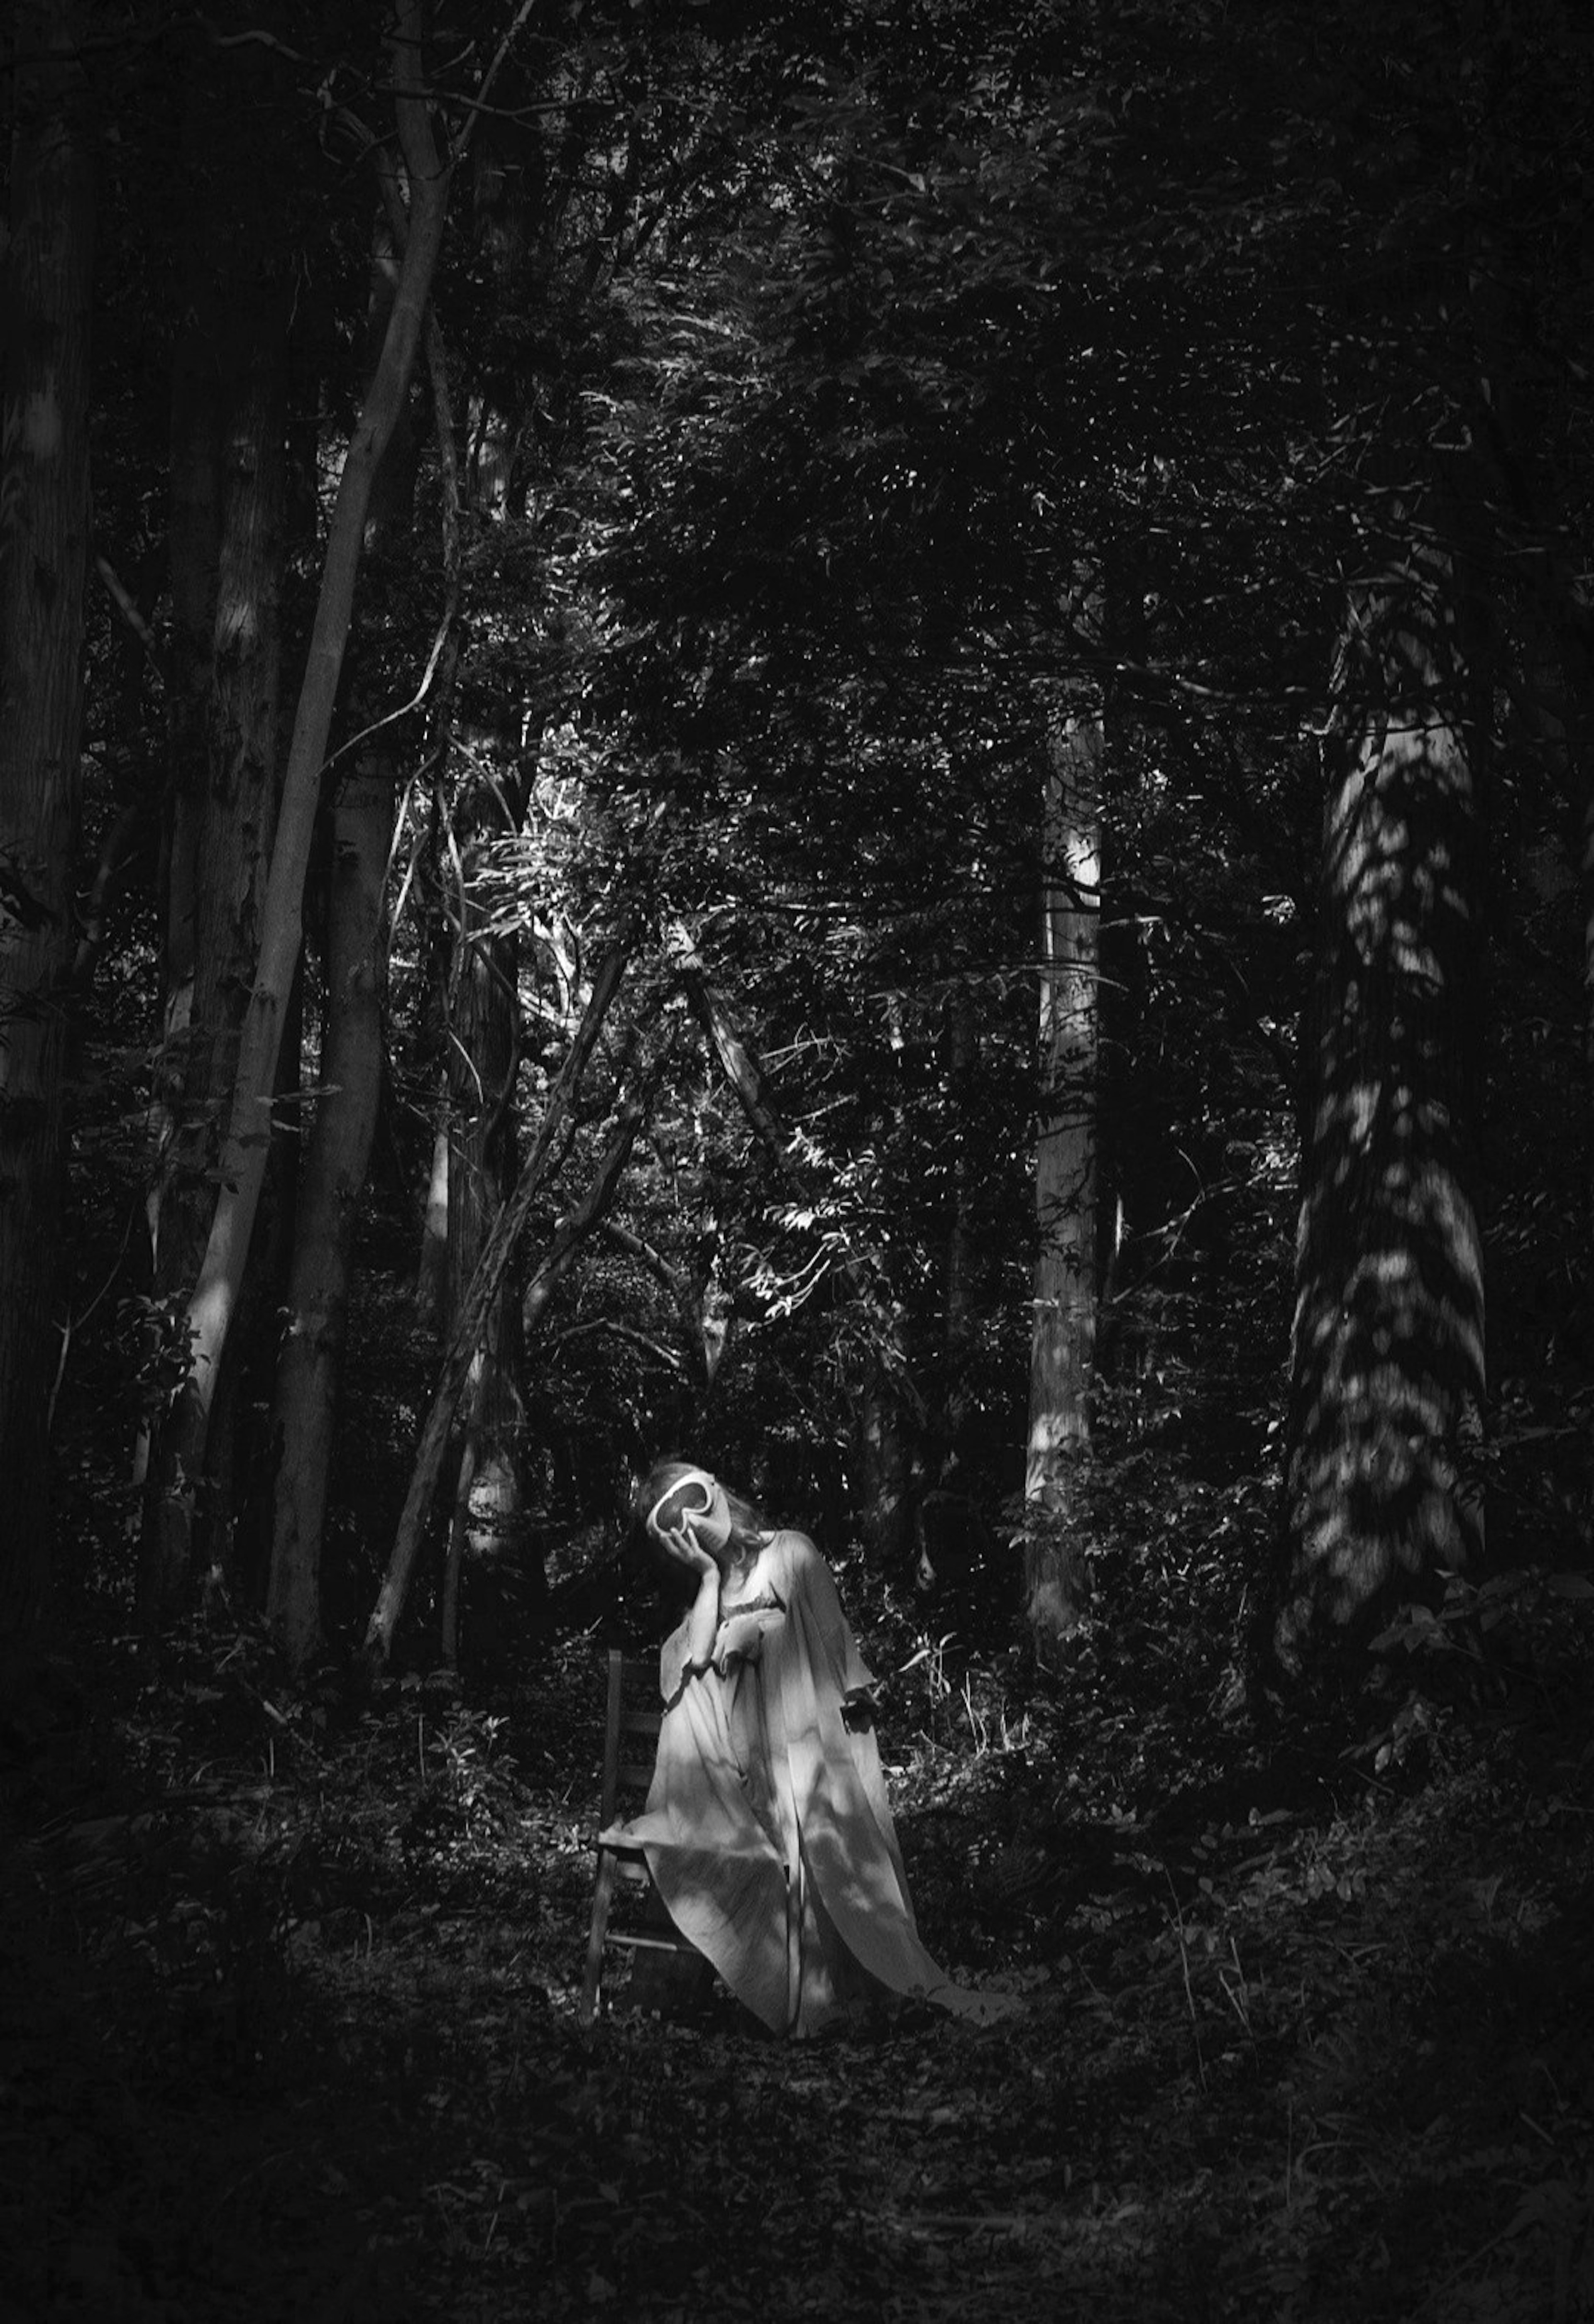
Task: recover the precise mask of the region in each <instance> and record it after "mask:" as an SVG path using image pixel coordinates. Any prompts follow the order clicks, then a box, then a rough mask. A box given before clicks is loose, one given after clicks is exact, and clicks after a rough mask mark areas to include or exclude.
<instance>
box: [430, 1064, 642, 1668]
mask: <svg viewBox="0 0 1594 2324" xmlns="http://www.w3.org/2000/svg"><path fill="white" fill-rule="evenodd" d="M667 1057H668V1049H667V1048H666V1049H663V1050H662V1051H661V1052H660V1054H659V1056H657V1057H656V1058H655V1060H654V1062H653V1065H652V1066H651V1067H650V1068H649V1070H648V1071H647V1073H646V1074H644V1077H643V1079H642V1081H641V1082H640V1083H639V1084H638V1085H637V1087H636V1088H635V1089H634V1090H633V1091H632V1092H631V1093H630V1095H629V1096H627V1097H626V1098H625V1099H624V1100H623V1101H622V1102H621V1105H620V1109H619V1111H618V1113H617V1114H616V1119H615V1127H614V1131H613V1134H612V1135H611V1137H610V1139H609V1142H608V1144H607V1147H606V1148H604V1151H603V1155H602V1157H601V1158H600V1159H599V1162H598V1167H597V1169H596V1170H595V1171H594V1172H593V1174H592V1178H591V1182H590V1184H589V1185H588V1188H587V1191H586V1193H585V1194H583V1195H582V1197H581V1199H580V1201H579V1203H577V1204H576V1205H575V1207H574V1209H573V1210H570V1211H567V1212H566V1213H565V1215H564V1217H563V1218H562V1219H561V1221H560V1222H559V1225H558V1226H557V1227H556V1228H555V1230H554V1231H553V1233H552V1235H551V1237H550V1239H549V1241H548V1245H547V1248H546V1249H545V1250H543V1252H542V1257H541V1258H540V1259H538V1261H537V1264H536V1266H535V1267H534V1268H533V1270H532V1274H531V1277H530V1280H529V1281H528V1283H527V1285H526V1289H525V1296H524V1305H523V1308H522V1323H523V1328H524V1332H525V1335H526V1337H527V1338H528V1339H530V1338H531V1336H532V1334H533V1333H534V1332H535V1331H536V1330H537V1328H538V1326H539V1325H540V1324H541V1323H542V1317H543V1315H544V1314H546V1312H547V1309H548V1305H549V1302H550V1301H551V1299H552V1297H553V1295H554V1293H555V1292H556V1291H557V1290H558V1288H559V1286H560V1285H561V1283H562V1282H563V1281H564V1278H565V1277H566V1276H567V1275H568V1274H569V1273H570V1268H572V1267H573V1266H574V1264H575V1261H576V1259H577V1258H578V1256H579V1253H580V1250H581V1249H582V1246H583V1245H584V1244H585V1243H586V1242H587V1241H588V1239H589V1237H590V1236H591V1235H592V1233H593V1232H594V1231H595V1229H597V1228H598V1227H599V1226H601V1225H602V1223H603V1222H604V1220H605V1218H606V1217H607V1214H608V1211H609V1207H610V1205H611V1204H612V1203H613V1202H614V1199H615V1196H616V1194H617V1193H618V1191H619V1186H620V1181H621V1179H622V1178H623V1177H624V1176H625V1175H626V1164H627V1162H629V1160H630V1158H631V1149H632V1148H633V1147H634V1146H635V1143H636V1139H637V1135H638V1133H639V1132H640V1130H641V1129H642V1127H643V1125H644V1122H645V1121H646V1120H647V1118H648V1115H649V1113H650V1112H651V1111H652V1109H653V1098H654V1096H655V1094H656V1093H657V1090H658V1086H659V1082H660V1079H661V1078H662V1076H663V1071H664V1066H665V1063H666V1061H667ZM486 1383H487V1375H486V1374H485V1373H479V1372H478V1374H477V1380H476V1384H475V1388H474V1391H473V1394H472V1397H471V1406H470V1418H469V1422H468V1425H467V1428H466V1432H465V1451H464V1453H463V1455H462V1457H461V1460H460V1464H459V1467H460V1475H459V1490H458V1493H457V1495H456V1498H455V1504H454V1516H453V1521H452V1523H451V1525H450V1526H449V1553H448V1560H447V1563H446V1566H445V1569H444V1574H443V1593H442V1622H441V1637H442V1664H443V1668H444V1669H445V1670H457V1669H458V1668H459V1576H460V1569H461V1567H462V1565H463V1563H464V1553H465V1545H466V1541H467V1538H468V1535H469V1533H470V1530H471V1523H472V1516H473V1507H472V1495H473V1492H474V1491H475V1490H476V1489H477V1477H478V1463H479V1462H480V1457H481V1440H482V1428H483V1422H482V1413H481V1404H482V1398H483V1394H484V1390H485V1387H486Z"/></svg>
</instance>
